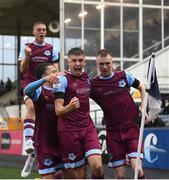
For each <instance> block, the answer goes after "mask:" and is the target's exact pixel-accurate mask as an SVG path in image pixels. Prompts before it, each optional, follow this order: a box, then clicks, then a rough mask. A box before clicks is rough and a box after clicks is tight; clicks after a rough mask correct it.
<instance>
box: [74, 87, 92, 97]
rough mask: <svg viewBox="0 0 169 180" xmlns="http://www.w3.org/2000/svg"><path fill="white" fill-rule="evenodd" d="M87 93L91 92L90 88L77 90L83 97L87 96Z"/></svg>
mask: <svg viewBox="0 0 169 180" xmlns="http://www.w3.org/2000/svg"><path fill="white" fill-rule="evenodd" d="M87 92H90V88H81V89H77V90H76V93H77V94H78V95H82V94H85V93H87Z"/></svg>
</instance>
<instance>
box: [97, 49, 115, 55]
mask: <svg viewBox="0 0 169 180" xmlns="http://www.w3.org/2000/svg"><path fill="white" fill-rule="evenodd" d="M107 55H110V56H111V57H113V55H112V53H111V51H109V50H108V49H100V50H99V51H98V52H97V54H96V57H98V56H100V57H106V56H107Z"/></svg>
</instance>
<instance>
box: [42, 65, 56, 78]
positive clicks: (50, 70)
mask: <svg viewBox="0 0 169 180" xmlns="http://www.w3.org/2000/svg"><path fill="white" fill-rule="evenodd" d="M52 73H56V68H55V66H53V65H49V66H47V67H46V70H45V76H48V75H50V74H52Z"/></svg>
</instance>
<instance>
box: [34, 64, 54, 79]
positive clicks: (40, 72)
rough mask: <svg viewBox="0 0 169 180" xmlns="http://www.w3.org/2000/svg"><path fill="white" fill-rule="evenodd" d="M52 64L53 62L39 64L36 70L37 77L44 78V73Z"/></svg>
mask: <svg viewBox="0 0 169 180" xmlns="http://www.w3.org/2000/svg"><path fill="white" fill-rule="evenodd" d="M50 65H52V64H51V63H43V64H39V65H38V66H37V68H36V70H35V76H36V78H37V79H40V78H42V75H43V74H44V73H45V71H46V68H47V66H50Z"/></svg>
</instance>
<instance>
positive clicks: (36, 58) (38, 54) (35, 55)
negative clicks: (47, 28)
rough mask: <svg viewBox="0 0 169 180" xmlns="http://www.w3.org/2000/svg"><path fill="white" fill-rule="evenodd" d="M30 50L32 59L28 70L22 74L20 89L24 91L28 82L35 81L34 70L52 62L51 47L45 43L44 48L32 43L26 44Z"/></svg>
mask: <svg viewBox="0 0 169 180" xmlns="http://www.w3.org/2000/svg"><path fill="white" fill-rule="evenodd" d="M27 46H29V47H30V48H31V49H32V57H31V59H30V60H29V66H28V70H27V71H26V72H25V73H24V74H23V78H22V79H23V81H22V88H23V89H24V88H25V87H26V86H27V85H28V84H29V83H30V82H33V81H35V80H36V77H35V70H36V68H37V66H38V65H39V64H41V63H49V62H52V51H53V46H52V45H50V44H48V43H45V45H44V46H38V45H36V44H34V43H30V44H27Z"/></svg>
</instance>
